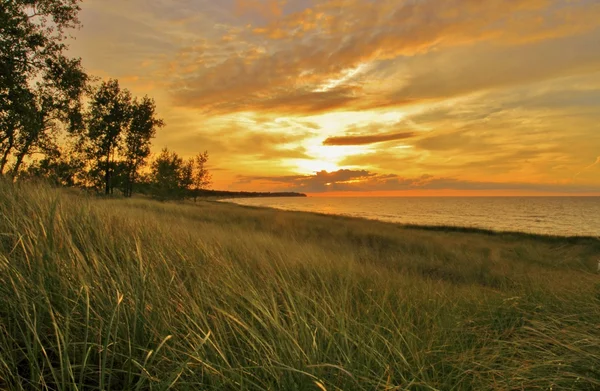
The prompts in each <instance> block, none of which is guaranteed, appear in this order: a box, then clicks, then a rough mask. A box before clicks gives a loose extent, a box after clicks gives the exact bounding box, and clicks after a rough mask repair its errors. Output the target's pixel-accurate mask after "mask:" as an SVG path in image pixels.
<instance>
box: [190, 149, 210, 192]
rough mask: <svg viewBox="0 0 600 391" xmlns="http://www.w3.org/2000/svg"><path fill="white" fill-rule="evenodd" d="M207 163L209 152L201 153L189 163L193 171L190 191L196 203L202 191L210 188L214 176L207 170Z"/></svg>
mask: <svg viewBox="0 0 600 391" xmlns="http://www.w3.org/2000/svg"><path fill="white" fill-rule="evenodd" d="M207 162H208V151H204V153H199V154H198V155H196V156H194V157H193V158H191V159H190V160H189V162H188V165H189V166H190V170H191V183H190V185H189V190H190V192H191V194H192V197H193V198H194V202H196V198H197V197H198V193H199V192H200V190H202V189H206V188H208V187H210V184H211V180H212V175H211V174H210V172H209V171H208V169H207V168H206V163H207Z"/></svg>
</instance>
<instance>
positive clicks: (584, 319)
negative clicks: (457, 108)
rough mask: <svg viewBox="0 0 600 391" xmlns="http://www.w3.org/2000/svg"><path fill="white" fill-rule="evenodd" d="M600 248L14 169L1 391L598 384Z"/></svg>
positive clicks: (7, 198) (0, 235)
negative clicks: (59, 179) (83, 182)
mask: <svg viewBox="0 0 600 391" xmlns="http://www.w3.org/2000/svg"><path fill="white" fill-rule="evenodd" d="M599 254H600V244H599V243H598V240H595V239H577V240H573V239H561V238H541V237H535V236H531V235H521V236H520V235H517V234H511V235H493V236H491V235H487V234H485V233H480V232H453V231H446V232H432V231H428V230H423V229H418V228H414V227H412V228H407V227H401V226H398V225H394V224H388V223H379V222H373V221H363V220H358V219H350V218H342V217H326V216H318V215H312V214H306V213H294V212H279V211H274V210H263V209H255V208H244V207H240V206H235V205H229V204H221V203H213V202H200V203H198V204H197V205H189V204H188V205H185V204H161V203H157V202H153V201H147V200H136V199H133V200H114V199H94V198H87V197H85V196H82V195H78V194H72V193H67V192H65V191H59V190H54V189H51V188H48V187H46V186H42V185H33V184H16V185H13V184H8V183H4V182H0V295H1V297H2V301H1V302H0V389H8V390H32V389H46V390H123V389H127V390H150V389H152V390H168V389H173V390H195V389H203V390H209V389H215V390H227V389H231V390H404V389H410V390H472V389H473V390H508V389H519V390H520V389H540V390H541V389H554V390H558V389H568V390H594V389H600V326H599V325H600V278H599V276H598V275H597V274H596V273H595V264H596V259H597V258H598V257H599Z"/></svg>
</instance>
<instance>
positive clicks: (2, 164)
mask: <svg viewBox="0 0 600 391" xmlns="http://www.w3.org/2000/svg"><path fill="white" fill-rule="evenodd" d="M14 142H15V139H14V137H13V136H12V135H11V137H10V141H9V142H8V145H7V146H6V149H5V150H4V154H3V155H2V159H1V160H0V175H4V168H5V167H6V163H8V155H10V151H12V149H13V145H14Z"/></svg>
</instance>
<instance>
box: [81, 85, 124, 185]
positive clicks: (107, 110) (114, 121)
mask: <svg viewBox="0 0 600 391" xmlns="http://www.w3.org/2000/svg"><path fill="white" fill-rule="evenodd" d="M131 111H132V110H131V94H130V92H129V91H128V90H121V87H120V86H119V82H118V81H117V80H109V81H106V82H103V83H102V84H101V85H100V86H99V87H98V88H97V89H96V91H95V92H94V94H93V95H92V99H91V102H90V109H89V112H88V120H87V123H88V129H87V134H85V137H86V139H87V145H88V147H87V152H88V157H89V158H90V159H91V160H93V161H94V163H93V165H92V168H91V172H95V173H97V174H101V175H102V177H103V181H102V183H103V187H104V192H105V194H111V193H112V190H113V187H114V184H113V182H112V176H113V174H114V171H115V169H116V164H115V162H116V159H117V156H116V153H117V151H118V150H119V148H120V147H121V143H122V140H123V135H124V133H125V132H126V131H127V129H128V128H129V126H130V122H131ZM94 182H96V183H99V182H100V181H99V180H97V181H94Z"/></svg>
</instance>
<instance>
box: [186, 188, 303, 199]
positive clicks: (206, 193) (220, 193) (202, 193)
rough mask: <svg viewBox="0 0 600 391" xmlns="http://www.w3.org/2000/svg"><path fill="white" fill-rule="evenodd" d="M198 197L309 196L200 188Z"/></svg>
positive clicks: (294, 193) (293, 193)
mask: <svg viewBox="0 0 600 391" xmlns="http://www.w3.org/2000/svg"><path fill="white" fill-rule="evenodd" d="M197 196H198V198H219V199H231V198H276V197H308V196H307V195H306V194H304V193H296V192H254V191H225V190H199V191H198V193H197Z"/></svg>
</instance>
